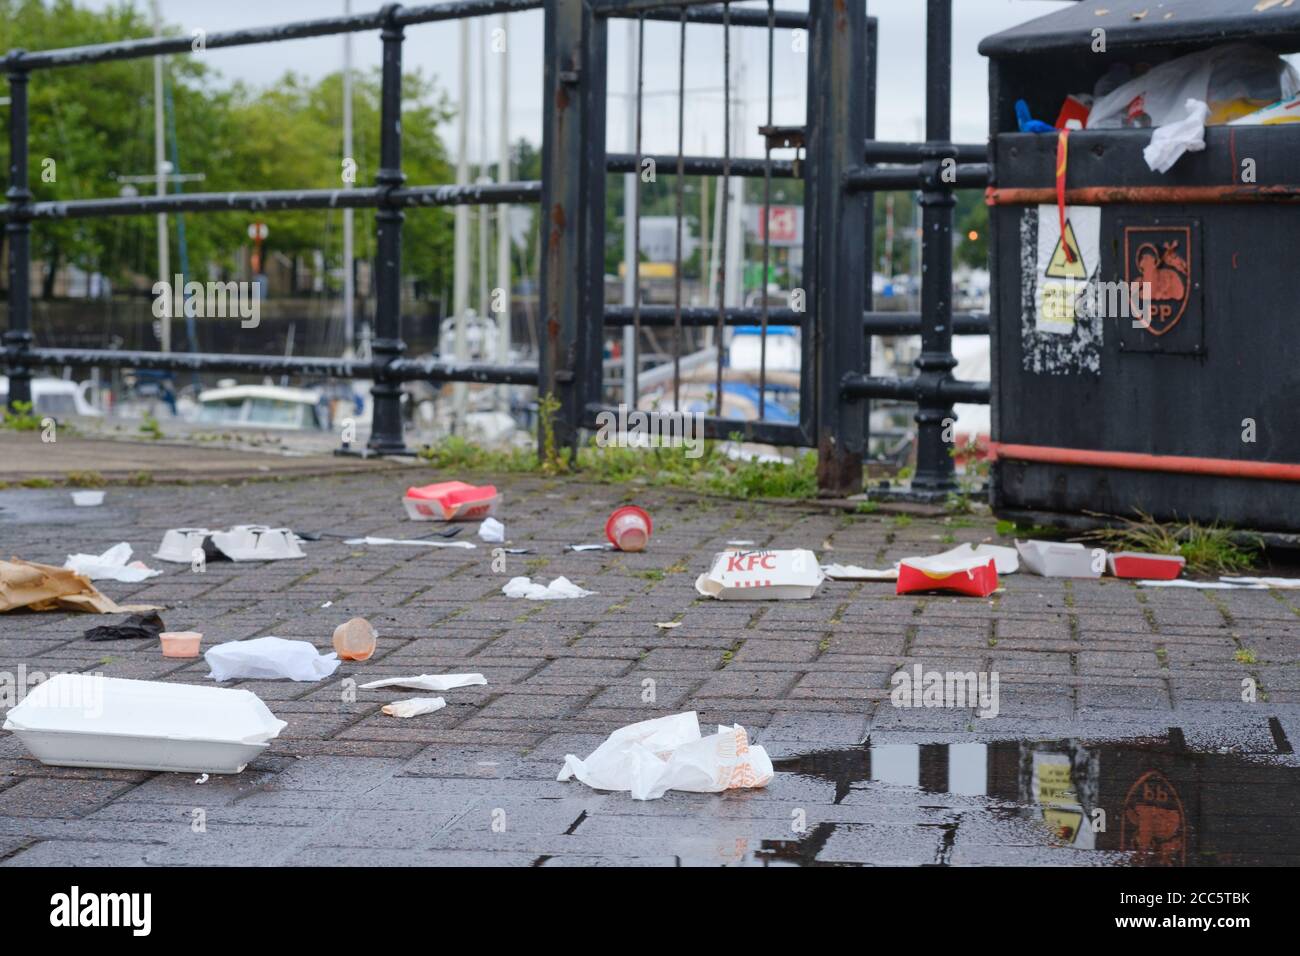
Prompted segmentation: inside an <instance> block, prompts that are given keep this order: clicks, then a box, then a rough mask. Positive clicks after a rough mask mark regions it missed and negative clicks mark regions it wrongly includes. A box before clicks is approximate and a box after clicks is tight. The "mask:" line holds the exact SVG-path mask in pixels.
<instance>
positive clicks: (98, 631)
mask: <svg viewBox="0 0 1300 956" xmlns="http://www.w3.org/2000/svg"><path fill="white" fill-rule="evenodd" d="M165 630H167V625H166V624H164V623H163V619H162V618H161V617H159V616H158V612H157V611H150V612H148V613H147V614H132V615H131V616H130V617H128V618H127V619H126V620H125V621H120V622H119V623H117V624H100V625H98V626H97V627H92V628H90V629H89V630H88V631H86V633H85V634H83V635H82V637H84V638H85V639H86V640H88V641H143V640H145V639H146V638H149V639H152V640H157V639H158V635H159V634H161V633H162V632H163V631H165Z"/></svg>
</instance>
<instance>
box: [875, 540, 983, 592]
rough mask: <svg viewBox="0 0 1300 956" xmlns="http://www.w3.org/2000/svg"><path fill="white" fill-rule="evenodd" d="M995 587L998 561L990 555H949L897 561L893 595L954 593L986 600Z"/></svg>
mask: <svg viewBox="0 0 1300 956" xmlns="http://www.w3.org/2000/svg"><path fill="white" fill-rule="evenodd" d="M967 550H969V549H967ZM997 588H998V567H997V559H996V558H994V557H993V556H992V555H987V554H984V555H981V554H970V555H954V554H952V553H948V554H940V555H936V556H934V557H932V558H904V559H903V560H902V561H900V562H898V584H897V586H896V587H895V589H894V593H896V594H912V593H914V592H917V591H955V592H956V593H958V594H968V595H970V596H972V597H988V596H989V595H990V594H992V593H993V592H994V591H996V590H997Z"/></svg>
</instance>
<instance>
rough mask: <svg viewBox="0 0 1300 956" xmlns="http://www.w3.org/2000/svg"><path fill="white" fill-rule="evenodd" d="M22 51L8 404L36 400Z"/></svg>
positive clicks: (17, 80)
mask: <svg viewBox="0 0 1300 956" xmlns="http://www.w3.org/2000/svg"><path fill="white" fill-rule="evenodd" d="M21 59H22V51H20V50H15V51H14V52H13V53H11V54H10V55H9V60H8V67H9V69H8V74H9V189H8V190H7V191H6V192H5V198H6V199H7V200H8V202H9V221H8V222H7V223H5V232H6V233H7V239H8V244H9V328H8V330H7V331H6V332H5V334H4V344H5V346H6V347H8V348H16V349H19V350H20V354H19V356H18V357H16V358H11V359H10V360H9V363H8V365H9V408H10V409H11V410H12V409H13V408H14V405H15V404H16V403H17V402H28V403H30V402H31V400H32V370H31V367H30V366H29V365H28V364H27V361H26V359H25V357H23V355H22V354H21V352H26V350H27V349H28V348H30V347H31V344H32V290H31V272H32V242H31V234H32V225H31V222H29V221H28V219H27V218H26V215H25V212H24V209H23V207H24V206H26V204H27V203H28V202H30V201H31V198H32V192H31V189H30V188H28V180H27V133H28V113H27V80H28V74H27V71H26V70H24V69H23V68H22V66H21Z"/></svg>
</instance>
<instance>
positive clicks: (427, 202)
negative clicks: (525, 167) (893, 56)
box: [0, 0, 989, 496]
mask: <svg viewBox="0 0 1300 956" xmlns="http://www.w3.org/2000/svg"><path fill="white" fill-rule="evenodd" d="M951 2H952V0H927V4H928V7H927V42H926V61H927V99H926V136H927V140H926V142H925V143H893V142H882V141H877V140H875V139H874V134H875V129H874V126H875V120H874V117H875V61H876V56H875V43H876V29H875V27H876V24H875V21H874V20H870V19H869V18H868V17H867V4H866V2H865V0H862V2H856V3H848V4H845V5H839V4H832V3H829V2H827V3H822V2H812V3H810V5H809V11H808V12H807V13H804V12H799V11H786V10H776V9H775V7H774V4H773V2H772V0H767V3H766V4H765V9H756V8H753V7H749V8H744V7H740V6H737V5H735V4H733V3H730V2H727V3H721V4H720V3H717V2H716V0H715V2H700V0H462V2H447V3H440V4H435V5H431V6H419V7H409V8H408V7H402V6H399V5H390V6H386V7H384V8H383V9H381V10H379V11H376V12H373V13H366V14H357V15H353V16H346V17H332V18H326V19H320V20H312V21H307V22H301V23H292V24H285V25H282V26H276V27H266V28H258V29H252V30H242V31H232V32H229V33H221V34H214V35H211V36H208V37H207V38H206V48H207V49H216V48H222V47H230V46H240V45H246V44H257V43H272V42H279V41H281V40H290V39H299V38H304V37H317V36H325V35H330V34H337V33H344V32H357V31H367V30H379V31H380V35H381V41H382V43H383V66H382V84H381V118H380V125H381V129H380V169H379V171H378V174H377V175H376V180H375V185H374V186H373V187H368V188H356V189H348V190H343V189H340V190H302V191H292V190H289V191H271V192H237V193H211V194H203V193H200V194H189V195H168V196H157V197H138V198H134V197H133V198H113V199H85V200H73V201H67V202H39V203H37V202H33V201H32V200H33V195H32V192H31V190H30V188H29V179H28V175H29V174H28V133H29V130H28V123H29V116H28V97H27V85H28V80H29V77H30V75H31V74H32V73H33V72H35V71H39V70H44V69H54V68H62V67H72V66H79V65H85V64H90V63H99V62H105V61H109V60H122V59H134V58H142V57H152V56H157V55H164V54H187V53H190V52H191V40H190V38H189V37H156V38H150V39H143V40H128V41H122V42H118V43H107V44H100V45H95V46H87V47H78V48H72V49H65V50H52V51H45V52H37V53H28V52H25V51H13V52H11V53H9V54H8V55H7V56H6V57H5V58H4V59H3V61H0V62H2V65H3V69H4V71H5V73H6V75H7V77H8V80H9V88H10V96H11V105H10V126H9V132H10V156H9V159H10V168H9V188H8V191H7V193H6V199H7V205H6V206H5V207H4V209H3V217H4V218H5V219H6V226H5V228H6V231H7V233H8V241H9V310H10V315H9V328H8V330H7V331H6V332H5V334H4V337H3V348H2V349H0V362H2V363H3V364H4V365H5V366H7V368H8V370H9V376H10V390H9V401H10V403H11V405H12V403H14V402H18V401H30V377H31V372H32V369H33V368H34V367H39V366H46V365H63V364H77V365H92V366H105V367H135V368H146V369H163V370H185V371H196V372H197V371H205V370H206V371H230V372H241V371H242V372H249V373H256V374H290V373H303V374H313V375H322V376H337V377H352V378H363V379H365V378H368V379H372V380H373V382H374V386H373V389H372V395H373V398H374V419H373V425H372V429H371V435H370V439H369V450H370V451H371V452H373V453H376V454H400V453H406V452H407V451H408V449H407V447H406V442H405V438H404V435H403V428H402V420H401V414H400V394H401V385H402V383H404V382H408V381H413V380H425V381H454V382H480V383H504V384H521V385H536V386H537V388H538V390H539V394H540V395H543V396H548V397H550V398H552V399H554V400H555V402H556V411H555V412H554V419H553V421H554V429H553V436H554V439H555V441H556V442H557V444H558V446H559V447H567V448H570V449H574V448H576V447H577V444H578V441H579V438H580V434H581V430H582V428H584V427H592V425H593V422H594V418H595V416H596V415H597V414H599V412H600V411H602V410H604V409H605V408H606V407H607V406H606V405H605V404H604V402H603V394H604V393H603V386H604V382H603V361H602V359H603V350H604V345H605V340H606V335H607V330H608V329H610V328H616V327H624V326H627V325H631V326H633V327H634V328H635V329H636V330H637V335H636V336H635V337H634V340H633V341H634V342H635V343H639V341H640V330H641V329H642V328H643V327H649V328H655V327H663V328H671V329H672V330H673V340H674V352H673V368H674V376H673V398H674V407H676V406H677V402H678V401H679V397H680V394H679V388H680V381H681V376H680V362H681V359H682V353H681V347H682V342H683V331H684V330H685V329H688V328H693V327H694V328H698V327H710V328H713V329H715V331H716V342H717V345H718V358H717V365H716V367H715V370H714V371H715V384H716V393H715V395H714V403H715V404H714V413H715V414H713V415H712V416H708V417H706V419H705V422H704V428H705V434H706V435H707V436H709V437H715V438H725V437H728V436H729V435H731V434H734V433H737V432H738V433H740V434H741V435H742V436H744V437H745V438H746V439H749V440H755V441H763V442H770V443H773V444H778V445H795V446H805V447H814V448H816V449H817V450H818V454H819V482H820V484H821V487H822V488H823V490H824V491H827V492H830V493H836V494H844V493H852V492H856V491H859V490H860V489H861V487H862V469H863V458H864V453H865V449H866V443H867V437H868V427H867V422H868V414H867V412H868V406H869V401H870V400H871V399H891V400H900V399H901V400H907V401H915V402H916V403H917V404H918V411H917V414H916V420H917V423H918V443H917V444H918V451H917V457H918V464H917V470H916V476H915V478H914V480H913V488H914V489H915V490H916V492H917V493H918V494H920V495H922V496H935V495H943V494H945V493H947V492H948V491H950V490H953V489H954V488H955V481H954V466H953V462H952V458H951V456H950V455H949V445H948V444H947V443H946V442H945V441H944V433H945V431H946V430H947V429H946V423H947V422H948V421H949V420H950V419H951V417H952V414H953V412H952V404H953V402H955V401H959V402H987V401H988V400H989V386H988V384H987V383H969V382H959V381H957V380H955V379H954V378H953V377H952V369H953V368H954V366H955V365H956V362H955V359H954V358H953V356H952V349H951V343H952V338H951V337H952V335H953V334H954V333H956V334H971V335H986V334H988V325H989V319H988V316H987V315H981V314H974V313H964V314H954V313H953V311H952V288H951V286H952V283H951V277H952V255H953V245H952V226H953V206H954V199H953V192H954V190H956V189H976V188H982V187H984V186H985V185H986V184H987V182H988V179H989V174H988V167H987V165H986V161H987V149H986V148H985V147H984V146H967V145H959V144H954V143H952V142H951V123H950V116H949V114H950V110H951V72H952V71H951V67H952V10H951ZM539 8H540V9H542V10H544V15H545V26H544V43H545V58H544V76H543V97H544V100H543V102H544V119H543V129H544V141H543V148H542V166H543V169H542V179H541V181H540V182H518V183H499V184H485V185H471V186H453V185H426V186H408V185H406V184H405V177H404V175H403V173H402V135H401V122H400V119H401V71H402V43H403V38H404V33H403V31H404V29H405V28H406V27H408V26H413V25H416V24H421V23H431V22H435V21H439V20H450V19H455V18H461V17H472V16H483V15H489V14H498V13H512V12H518V11H523V10H533V9H539ZM612 18H633V19H636V20H637V21H638V24H639V29H638V43H639V45H640V47H641V48H643V47H644V34H645V24H646V22H647V21H670V22H675V23H677V24H679V25H680V37H681V42H682V44H683V47H682V51H681V53H680V56H679V63H678V96H679V100H678V121H679V133H680V131H681V130H682V128H683V126H682V124H683V123H684V114H683V105H682V104H683V103H684V96H685V70H684V64H685V53H684V50H685V41H686V36H687V27H688V25H692V24H701V23H706V24H714V25H721V26H722V27H723V51H722V52H723V57H724V63H725V62H726V61H728V60H729V57H730V50H731V36H730V31H731V29H732V28H733V27H744V28H763V29H766V30H767V31H768V87H767V90H768V93H767V104H768V109H767V116H766V123H765V125H764V126H763V127H762V128H761V129H760V133H761V134H762V135H764V137H765V142H766V148H765V151H764V153H765V155H764V158H763V159H761V160H759V159H752V158H741V157H734V156H732V155H731V147H730V136H729V127H730V119H731V117H730V102H731V77H730V72H731V71H730V70H729V69H727V70H725V76H726V80H725V81H724V103H725V104H727V105H726V106H724V111H725V117H724V119H725V125H726V126H727V127H728V133H727V134H726V135H724V142H725V143H726V144H727V145H726V149H725V152H724V155H723V156H721V157H701V156H686V155H684V153H683V152H682V149H683V147H682V142H681V139H682V137H681V136H680V135H679V143H678V152H677V153H676V154H671V155H661V154H660V155H656V154H650V153H646V152H644V151H643V150H642V142H641V122H640V115H641V96H642V80H641V77H640V76H639V77H638V84H637V86H638V89H637V105H636V123H637V137H636V149H635V151H634V152H632V153H607V152H606V148H605V142H606V139H605V123H606V98H607V62H606V56H607V42H606V39H607V29H608V24H609V21H610V20H611V19H612ZM778 28H781V29H806V30H807V42H808V83H807V117H806V126H805V127H802V128H782V127H777V126H775V125H774V124H773V116H772V98H773V92H772V89H773V79H772V77H773V53H772V49H773V40H772V38H773V36H774V32H775V30H776V29H778ZM637 64H638V70H639V71H640V72H641V74H642V75H643V72H644V70H643V66H642V58H641V57H640V56H638V58H637ZM791 146H794V147H797V148H801V149H802V150H803V152H804V155H803V156H802V157H801V158H799V159H798V160H777V159H774V158H773V157H772V152H773V150H774V149H780V148H788V147H791ZM646 159H653V160H654V161H655V163H656V166H657V167H658V168H661V169H663V170H666V171H670V172H671V173H672V174H675V176H676V181H675V189H676V190H677V197H676V198H677V218H678V222H679V237H680V222H681V218H682V214H681V190H682V181H683V178H684V177H685V176H687V175H717V176H722V177H724V180H726V179H729V178H730V177H753V178H761V179H763V180H764V193H765V205H764V209H765V210H766V209H768V208H770V203H771V195H772V193H771V184H772V181H773V180H774V179H801V180H802V181H803V184H804V196H805V199H804V203H805V239H804V250H803V262H804V265H803V267H804V279H803V285H804V287H805V289H804V290H803V291H804V292H805V293H806V308H805V309H803V310H801V311H796V310H795V309H793V308H789V309H785V308H776V307H773V306H772V305H770V304H769V303H768V296H767V295H766V293H765V294H764V295H763V297H762V298H763V303H762V304H761V306H759V307H757V308H736V307H727V306H725V305H723V304H722V303H723V302H724V301H725V299H724V296H723V295H722V294H719V296H718V304H717V305H716V306H711V307H709V308H703V309H702V308H691V307H686V306H684V305H683V304H682V286H681V273H682V269H681V265H682V263H681V259H682V243H681V242H680V240H679V242H678V243H677V248H676V260H677V261H676V263H675V266H676V269H675V277H674V285H675V288H674V304H673V305H672V306H670V307H664V306H651V305H645V304H643V303H642V302H641V295H640V282H639V272H640V263H639V260H640V257H639V255H637V254H633V255H632V256H631V257H630V258H631V262H632V264H633V265H632V268H633V270H634V286H633V287H634V289H636V290H637V291H636V295H635V296H634V299H633V303H632V304H631V305H629V306H622V307H613V308H607V307H606V306H605V302H604V257H605V233H604V230H605V202H606V188H605V180H606V175H607V173H610V172H613V173H629V172H636V171H639V170H640V169H641V167H642V162H643V161H644V160H646ZM896 163H901V164H904V165H902V166H899V167H894V166H881V165H879V164H896ZM634 178H635V181H636V184H637V185H636V189H637V203H636V219H637V224H638V226H639V222H640V201H639V200H640V182H641V177H640V176H639V175H638V176H636V177H634ZM892 189H918V190H920V193H921V206H922V215H923V221H922V235H923V239H922V260H923V268H922V276H923V279H922V291H921V307H920V312H919V313H885V312H876V311H872V309H871V308H870V295H871V286H870V276H871V273H872V217H871V198H870V197H871V195H872V193H874V192H876V191H881V190H892ZM723 196H724V198H723V204H724V217H725V215H726V210H727V207H726V204H727V202H728V201H729V200H728V199H727V198H726V197H727V192H725V191H724V193H723ZM500 202H513V203H534V202H536V203H540V218H541V243H542V257H541V277H540V288H541V308H540V310H539V319H538V342H539V343H540V349H539V357H538V365H537V367H535V368H534V367H531V366H523V365H520V366H504V365H483V364H473V363H468V364H457V363H448V362H442V361H417V360H413V359H410V358H407V357H406V356H405V351H406V345H405V343H404V342H403V340H402V320H401V312H400V307H399V305H400V303H399V298H400V289H401V253H402V222H403V210H404V209H407V208H413V207H424V206H448V205H457V204H465V205H482V204H495V203H500ZM347 207H351V208H363V207H364V208H374V209H376V210H377V215H376V233H377V254H376V276H375V284H376V293H377V294H376V315H375V338H374V340H373V342H372V358H371V360H369V361H354V360H347V359H322V358H279V357H269V356H240V355H221V354H210V353H162V352H121V351H113V350H100V349H75V350H74V349H59V348H38V347H35V346H34V344H33V336H32V330H31V314H32V309H31V289H30V278H29V273H30V265H31V243H30V233H31V229H32V225H33V223H39V222H42V221H47V220H52V219H72V218H87V217H93V216H128V215H142V214H151V213H169V212H196V213H204V212H216V211H223V212H224V211H230V210H236V209H244V210H256V211H266V210H288V209H330V208H347ZM724 222H725V218H724ZM767 232H768V230H766V229H764V230H763V233H764V236H763V247H764V248H763V261H764V283H765V288H766V282H767V276H768V263H769V262H770V253H771V248H770V239H769V237H768V236H767ZM721 235H722V236H724V237H725V235H726V231H725V229H724V230H723V231H722V233H721ZM724 241H725V240H724ZM637 245H638V246H639V242H638V243H637ZM636 248H637V246H634V251H635V250H636ZM719 262H720V264H721V265H722V269H723V270H724V274H723V275H722V276H721V277H720V278H721V281H720V282H719V289H720V290H724V289H725V286H726V277H725V268H726V264H725V263H726V257H725V255H722V256H720V257H719ZM741 324H756V325H758V326H759V328H760V334H761V336H762V338H761V346H760V348H761V358H760V368H759V392H758V394H759V398H758V402H759V408H758V413H759V414H758V418H757V419H756V420H752V421H742V420H737V419H728V418H724V417H723V416H722V407H723V406H722V391H723V390H722V372H723V369H722V359H721V354H722V348H721V346H722V342H723V332H724V330H725V329H726V328H728V327H734V326H736V325H741ZM773 324H782V325H797V326H799V327H800V328H801V329H802V334H803V340H802V361H801V367H800V373H799V385H800V402H799V416H798V421H797V422H796V423H784V422H778V421H770V420H767V418H766V415H765V410H766V409H765V403H766V400H767V399H766V383H767V337H768V330H769V327H770V326H771V325H773ZM915 334H919V335H920V336H921V339H922V352H921V356H920V358H919V359H918V360H917V363H916V364H917V374H916V375H915V376H913V377H910V378H905V379H889V378H883V377H879V376H873V375H871V374H870V368H869V363H868V356H869V355H870V352H869V349H868V347H867V343H868V337H869V336H872V335H915ZM625 389H626V391H625V395H626V396H627V398H628V400H630V401H631V402H633V403H634V402H635V401H636V391H635V382H634V381H633V382H626V383H625Z"/></svg>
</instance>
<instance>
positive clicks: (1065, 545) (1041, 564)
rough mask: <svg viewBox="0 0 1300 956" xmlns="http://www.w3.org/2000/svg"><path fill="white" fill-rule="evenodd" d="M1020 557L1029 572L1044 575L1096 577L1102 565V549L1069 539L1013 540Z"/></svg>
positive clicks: (1104, 558) (1103, 561)
mask: <svg viewBox="0 0 1300 956" xmlns="http://www.w3.org/2000/svg"><path fill="white" fill-rule="evenodd" d="M1016 550H1017V551H1019V552H1020V561H1021V563H1022V564H1024V566H1025V568H1026V569H1027V570H1029V571H1030V572H1031V573H1033V574H1038V575H1041V576H1042V577H1045V578H1099V577H1101V572H1102V571H1103V570H1105V567H1106V552H1105V551H1104V550H1102V549H1101V548H1086V547H1084V546H1083V545H1081V544H1078V543H1075V542H1069V541H1017V542H1016Z"/></svg>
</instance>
